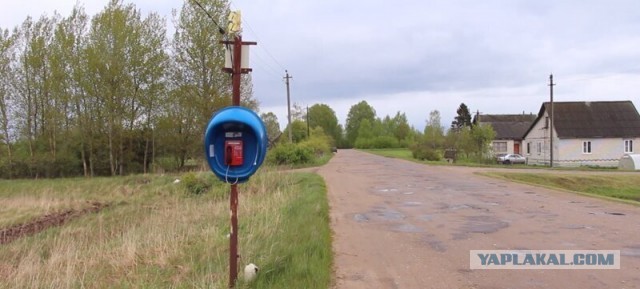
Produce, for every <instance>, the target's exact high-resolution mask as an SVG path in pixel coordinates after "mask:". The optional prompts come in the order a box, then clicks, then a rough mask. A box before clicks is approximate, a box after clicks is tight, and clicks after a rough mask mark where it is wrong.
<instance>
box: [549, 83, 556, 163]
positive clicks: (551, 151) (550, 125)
mask: <svg viewBox="0 0 640 289" xmlns="http://www.w3.org/2000/svg"><path fill="white" fill-rule="evenodd" d="M555 85H556V84H555V83H553V74H551V75H549V95H550V98H551V104H550V105H549V106H551V109H550V111H549V146H550V151H549V152H550V153H549V156H550V159H549V166H550V167H552V168H553V86H555Z"/></svg>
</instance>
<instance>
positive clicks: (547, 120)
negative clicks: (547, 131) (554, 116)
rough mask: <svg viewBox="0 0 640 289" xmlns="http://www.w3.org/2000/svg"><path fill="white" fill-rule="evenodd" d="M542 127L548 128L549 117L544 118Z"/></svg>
mask: <svg viewBox="0 0 640 289" xmlns="http://www.w3.org/2000/svg"><path fill="white" fill-rule="evenodd" d="M544 128H549V117H548V116H547V117H545V118H544Z"/></svg>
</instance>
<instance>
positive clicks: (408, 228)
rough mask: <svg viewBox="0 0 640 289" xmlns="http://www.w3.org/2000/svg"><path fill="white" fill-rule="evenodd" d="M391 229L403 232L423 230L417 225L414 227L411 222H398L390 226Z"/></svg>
mask: <svg viewBox="0 0 640 289" xmlns="http://www.w3.org/2000/svg"><path fill="white" fill-rule="evenodd" d="M391 230H393V231H396V232H403V233H420V232H423V230H422V229H420V228H419V227H416V226H414V225H411V224H400V225H395V226H393V227H392V228H391Z"/></svg>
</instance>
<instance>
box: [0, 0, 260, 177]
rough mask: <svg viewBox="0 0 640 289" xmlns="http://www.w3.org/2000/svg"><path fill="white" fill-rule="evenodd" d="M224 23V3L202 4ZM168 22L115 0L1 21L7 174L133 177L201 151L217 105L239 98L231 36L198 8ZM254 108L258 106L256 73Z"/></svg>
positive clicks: (1, 133) (1, 164) (2, 140)
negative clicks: (230, 65)
mask: <svg viewBox="0 0 640 289" xmlns="http://www.w3.org/2000/svg"><path fill="white" fill-rule="evenodd" d="M201 4H202V5H203V6H204V8H205V9H206V10H207V11H209V14H211V15H212V16H213V17H214V18H216V19H217V23H226V18H227V15H228V13H229V11H228V6H229V5H228V2H227V1H225V0H207V1H201ZM173 21H174V25H175V29H176V31H175V34H174V35H173V37H172V38H171V39H170V40H169V38H168V37H167V28H166V19H164V18H163V17H161V16H159V15H158V14H157V13H155V12H151V13H149V14H148V15H142V13H141V11H140V9H138V8H136V6H135V5H134V4H124V3H123V2H122V1H121V0H111V1H110V2H109V3H108V4H107V5H106V6H105V7H104V8H103V10H102V11H100V12H99V13H97V14H96V15H93V16H91V17H90V16H89V15H87V14H86V13H85V11H84V9H83V8H82V7H81V6H80V5H78V4H76V6H75V7H74V8H73V10H72V11H71V13H70V15H69V16H67V17H62V16H60V15H59V14H54V15H52V16H41V17H40V18H38V19H33V18H31V17H27V19H25V20H24V22H22V24H21V25H19V26H17V27H15V28H13V29H11V30H9V29H1V28H0V177H2V178H16V177H34V178H37V177H63V176H77V175H84V176H96V175H111V176H115V175H124V174H130V173H146V172H149V171H163V170H173V169H182V168H185V167H187V166H189V165H191V164H192V163H190V161H189V160H191V159H201V158H202V156H201V154H202V148H201V146H202V137H203V131H204V128H205V125H206V123H207V122H208V120H209V119H210V118H211V116H212V114H213V112H214V111H216V110H217V109H220V108H222V107H224V106H227V105H229V104H230V103H231V91H230V79H229V76H228V75H227V74H225V73H224V72H222V71H221V68H222V67H223V63H224V47H223V46H222V45H220V44H219V42H220V41H221V40H223V38H224V36H223V35H220V34H219V33H218V28H217V27H216V26H215V24H214V23H213V22H212V21H211V19H209V18H208V17H207V15H205V14H204V13H203V12H202V11H200V9H199V8H198V7H197V6H194V5H191V4H190V2H189V1H186V2H185V3H184V4H183V6H182V7H181V9H179V10H174V11H173ZM243 87H244V88H243V91H242V102H243V105H244V106H247V107H251V108H253V109H257V108H258V103H257V101H256V100H255V99H254V98H253V96H252V93H251V79H250V76H246V77H245V78H244V79H243Z"/></svg>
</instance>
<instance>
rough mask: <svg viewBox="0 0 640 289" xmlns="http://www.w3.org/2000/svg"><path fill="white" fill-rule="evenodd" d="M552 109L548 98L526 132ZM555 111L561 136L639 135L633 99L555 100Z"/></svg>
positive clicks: (556, 124)
mask: <svg viewBox="0 0 640 289" xmlns="http://www.w3.org/2000/svg"><path fill="white" fill-rule="evenodd" d="M550 109H551V106H550V103H549V102H545V103H543V104H542V106H541V107H540V112H539V113H538V117H537V118H536V120H535V122H534V123H533V124H532V125H531V127H529V129H528V130H527V131H526V133H525V134H524V136H526V135H527V134H528V133H529V131H530V130H531V129H532V128H533V127H534V125H535V123H537V122H538V121H539V120H540V119H541V118H542V117H543V116H544V115H545V112H546V111H548V110H550ZM553 113H554V114H555V116H554V118H553V126H554V127H555V130H556V134H557V135H558V138H626V137H640V114H638V111H637V110H636V108H635V106H634V105H633V103H632V102H631V101H593V102H589V101H580V102H554V103H553Z"/></svg>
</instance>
